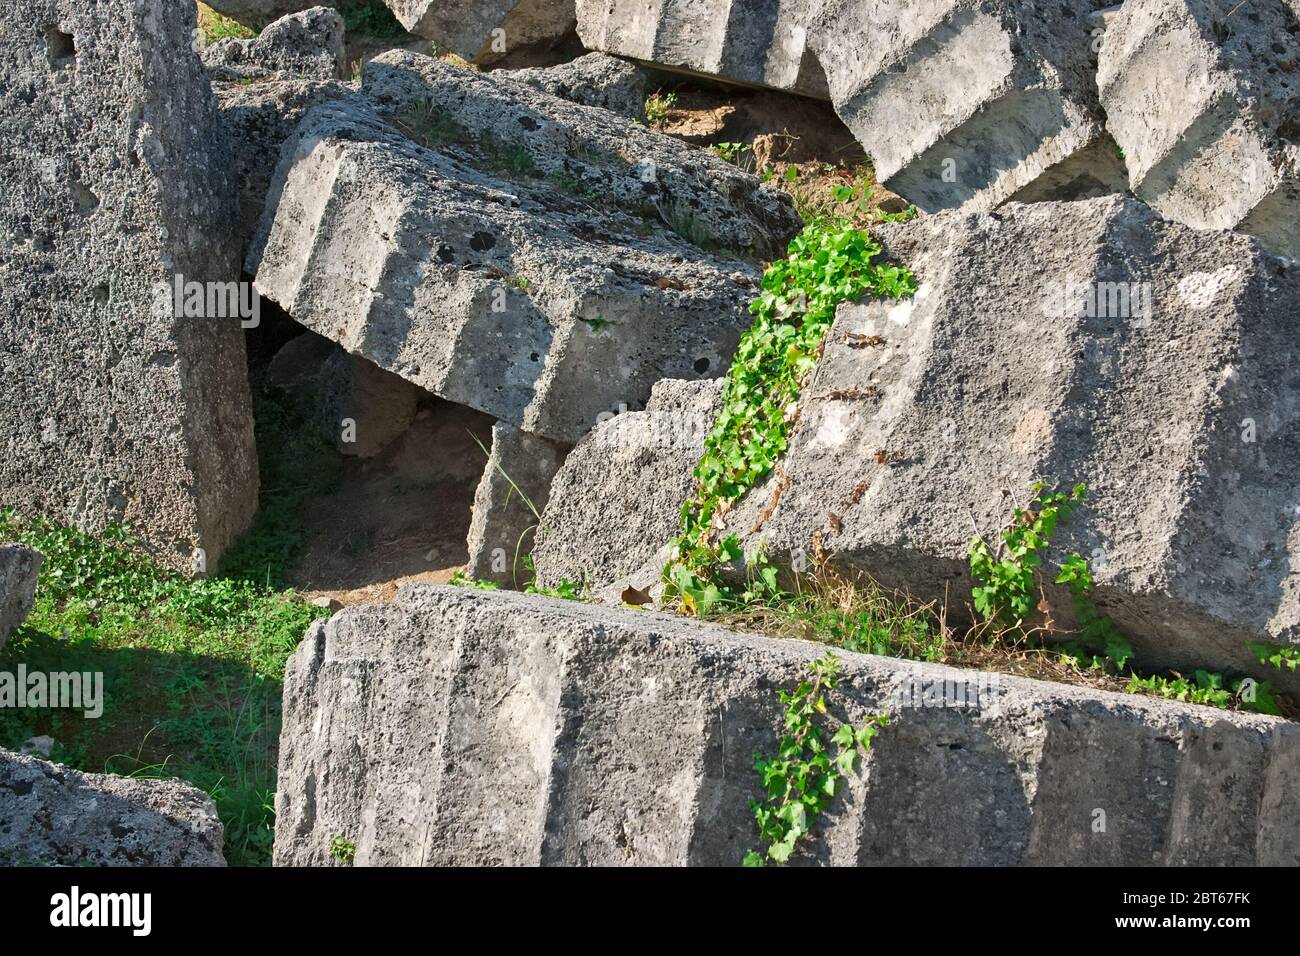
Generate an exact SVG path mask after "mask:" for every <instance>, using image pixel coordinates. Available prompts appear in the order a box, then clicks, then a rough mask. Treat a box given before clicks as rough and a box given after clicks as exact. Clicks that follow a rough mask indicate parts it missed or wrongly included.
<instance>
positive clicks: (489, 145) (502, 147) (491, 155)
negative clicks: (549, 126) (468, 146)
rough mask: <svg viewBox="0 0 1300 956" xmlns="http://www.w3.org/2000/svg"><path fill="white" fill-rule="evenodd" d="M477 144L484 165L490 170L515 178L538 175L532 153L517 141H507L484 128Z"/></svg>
mask: <svg viewBox="0 0 1300 956" xmlns="http://www.w3.org/2000/svg"><path fill="white" fill-rule="evenodd" d="M478 146H479V152H480V154H481V155H482V157H483V163H484V165H485V166H486V168H487V169H489V170H490V171H492V172H496V173H501V174H503V175H506V176H512V177H514V178H516V179H523V178H530V179H532V178H536V177H537V176H538V175H539V172H538V169H537V164H536V163H535V162H534V161H533V156H532V154H531V153H530V152H528V149H527V148H526V147H524V146H522V145H520V144H519V143H507V142H505V141H504V140H502V139H500V138H499V137H497V136H496V135H494V134H493V133H492V132H491V131H490V130H484V131H483V133H482V134H480V136H479V140H478Z"/></svg>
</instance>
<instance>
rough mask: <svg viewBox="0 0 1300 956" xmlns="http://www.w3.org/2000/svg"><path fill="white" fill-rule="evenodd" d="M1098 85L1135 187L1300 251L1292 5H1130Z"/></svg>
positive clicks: (1140, 1)
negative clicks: (1238, 6) (1226, 6)
mask: <svg viewBox="0 0 1300 956" xmlns="http://www.w3.org/2000/svg"><path fill="white" fill-rule="evenodd" d="M1097 83H1098V86H1099V88H1100V91H1101V103H1102V106H1104V107H1105V109H1106V117H1107V127H1108V129H1109V130H1110V132H1111V134H1112V135H1113V136H1114V137H1115V141H1116V142H1117V143H1119V145H1120V146H1121V147H1123V150H1124V158H1125V160H1126V162H1127V165H1128V175H1129V180H1130V182H1131V184H1132V187H1133V191H1134V192H1135V193H1136V194H1137V195H1138V196H1139V197H1140V198H1142V199H1143V200H1145V201H1146V202H1148V203H1150V204H1151V205H1152V206H1154V207H1155V208H1156V209H1158V210H1159V211H1160V213H1161V214H1162V215H1164V216H1165V217H1166V218H1168V219H1175V220H1177V221H1179V222H1185V223H1187V224H1189V225H1192V226H1197V227H1199V228H1203V229H1228V228H1237V229H1240V230H1242V231H1243V232H1248V233H1251V234H1253V235H1256V236H1258V237H1259V238H1260V240H1261V241H1263V242H1264V243H1265V244H1266V245H1267V246H1269V247H1271V248H1273V249H1274V250H1276V251H1278V252H1281V253H1284V254H1286V255H1290V256H1292V257H1295V256H1297V255H1300V21H1298V20H1297V8H1296V6H1295V4H1294V3H1292V2H1286V0H1260V2H1253V3H1251V4H1249V5H1246V6H1243V7H1240V8H1237V9H1233V8H1232V5H1229V6H1228V8H1224V6H1223V5H1222V4H1219V3H1217V2H1211V0H1131V2H1126V3H1125V4H1124V5H1123V6H1122V7H1121V8H1120V9H1119V10H1118V12H1116V14H1115V15H1114V17H1113V18H1112V19H1111V21H1110V23H1109V25H1108V27H1107V30H1106V36H1105V42H1104V43H1103V45H1102V48H1101V55H1100V58H1099V63H1098V73H1097Z"/></svg>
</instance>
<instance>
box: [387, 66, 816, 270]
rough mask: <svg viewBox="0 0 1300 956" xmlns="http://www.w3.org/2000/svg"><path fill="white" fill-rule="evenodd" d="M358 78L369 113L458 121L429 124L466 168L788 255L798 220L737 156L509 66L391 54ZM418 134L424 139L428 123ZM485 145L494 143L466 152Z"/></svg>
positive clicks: (708, 238)
mask: <svg viewBox="0 0 1300 956" xmlns="http://www.w3.org/2000/svg"><path fill="white" fill-rule="evenodd" d="M362 81H363V92H364V93H365V95H366V96H367V97H368V98H369V99H370V100H371V101H372V102H373V103H374V104H375V108H376V109H377V110H378V111H380V112H381V113H383V114H385V115H387V116H396V117H397V118H399V119H401V120H403V122H404V124H405V125H406V126H407V128H408V129H409V130H410V131H411V132H412V133H414V134H415V135H416V136H417V137H418V136H420V135H421V123H420V122H418V120H419V117H420V115H421V111H422V112H423V115H424V116H425V117H426V118H427V117H429V116H431V115H439V116H442V115H446V116H447V117H449V118H450V119H451V120H452V121H454V124H455V125H454V126H453V127H450V128H448V127H447V126H446V124H440V125H439V126H438V127H437V128H436V129H435V133H434V136H433V139H434V140H435V141H436V142H434V143H432V144H431V145H433V147H434V148H435V149H439V148H441V151H443V152H447V153H449V154H450V155H452V156H455V157H457V158H462V159H464V160H465V161H467V162H469V163H470V164H471V165H475V164H477V165H479V166H483V165H484V164H485V162H486V165H487V166H488V167H489V171H492V170H493V169H494V170H495V171H497V172H498V173H499V172H501V171H502V170H503V169H505V170H507V171H509V172H511V173H512V174H513V175H514V176H516V177H522V178H523V179H525V180H527V179H545V180H549V182H548V183H547V185H548V186H550V188H551V191H552V192H554V191H556V190H557V189H558V191H560V192H569V193H572V194H576V195H577V196H579V197H580V198H584V199H586V200H587V201H588V203H589V204H592V205H595V206H596V207H598V208H599V207H605V206H612V207H614V208H616V209H619V210H624V211H630V212H632V213H635V214H636V215H638V216H648V217H650V218H652V219H654V220H657V221H658V222H660V223H664V224H668V225H670V226H672V228H674V229H677V230H678V231H679V232H680V233H681V234H682V235H683V237H684V238H686V239H687V240H688V241H690V242H692V243H694V244H696V245H702V246H705V247H708V248H714V247H718V248H722V249H726V250H731V251H733V252H736V253H744V254H747V255H751V256H753V257H755V258H770V257H772V256H779V255H784V254H785V251H786V247H787V245H788V244H789V241H790V239H792V238H793V237H794V236H795V235H796V234H797V233H798V232H799V230H800V228H801V227H802V223H801V221H800V220H799V217H798V214H797V213H796V212H795V209H794V204H793V202H792V201H791V200H790V197H789V196H788V195H787V194H786V193H785V192H783V191H781V190H780V189H777V188H776V187H774V186H766V185H763V184H762V183H760V182H759V180H758V179H757V178H756V177H755V176H752V175H750V174H749V173H746V172H743V171H742V170H740V169H737V168H736V166H735V165H734V164H733V163H728V162H726V161H725V160H722V159H720V158H719V157H717V156H714V155H713V154H711V153H706V152H702V151H701V150H699V149H698V148H696V147H693V146H690V145H688V144H686V143H682V142H680V141H679V140H676V139H673V138H672V137H669V136H663V135H661V134H659V133H655V132H652V131H650V130H648V129H646V128H645V127H644V126H642V125H640V124H638V123H634V122H632V121H631V120H628V119H626V118H625V117H620V116H613V115H611V114H610V113H608V112H606V111H604V110H596V109H591V108H588V107H584V106H582V105H580V104H576V103H571V102H568V101H567V100H564V99H561V98H560V97H558V96H553V95H551V94H548V93H544V92H541V91H539V90H536V89H534V88H533V87H531V86H529V85H528V84H525V83H519V82H515V81H512V80H511V79H510V75H509V74H508V73H505V74H504V75H503V74H499V73H481V72H477V71H473V70H465V69H458V68H456V67H454V66H450V65H448V64H446V63H442V62H440V61H439V60H436V59H433V58H432V57H428V56H422V55H420V54H418V53H411V52H408V51H404V50H392V51H389V52H388V53H385V54H383V55H381V56H379V57H376V58H375V59H374V60H371V61H370V62H369V63H367V64H366V66H365V68H364V70H363V71H362ZM412 114H414V116H413V115H412ZM411 119H415V120H416V122H415V123H414V125H412V123H411ZM424 133H425V134H426V135H425V137H424V138H425V139H428V135H427V134H428V133H429V124H428V123H427V122H426V124H424ZM484 140H487V141H489V143H490V144H491V145H493V146H495V147H496V149H489V150H488V151H487V153H486V154H484V153H483V151H481V150H480V151H479V152H478V153H477V154H476V153H474V152H472V151H467V150H466V149H465V147H466V146H467V145H474V144H482V143H483V141H484ZM457 147H460V149H457ZM520 151H522V152H525V153H527V158H526V159H525V158H524V157H522V156H521V155H519V153H520Z"/></svg>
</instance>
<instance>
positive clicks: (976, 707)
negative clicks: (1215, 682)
mask: <svg viewBox="0 0 1300 956" xmlns="http://www.w3.org/2000/svg"><path fill="white" fill-rule="evenodd" d="M825 651H826V648H825V647H824V646H820V645H816V644H810V643H806V642H802V641H790V640H784V641H781V640H772V639H767V638H759V637H751V636H746V635H741V634H736V633H734V632H730V631H726V630H723V629H721V628H718V627H713V626H707V625H700V624H697V623H693V622H690V621H687V620H685V619H680V618H670V617H665V616H662V615H658V614H654V613H650V612H644V611H641V612H638V611H626V610H621V609H609V608H600V607H596V606H592V605H583V604H577V603H574V602H569V601H558V600H550V599H539V598H529V597H525V596H522V595H518V594H509V593H504V592H494V593H482V592H474V591H469V590H465V589H458V588H446V587H437V586H427V585H416V586H411V587H408V588H406V589H404V590H403V591H402V592H401V594H400V595H399V597H398V599H397V601H396V603H394V604H389V605H385V606H382V607H356V608H349V609H347V610H345V611H343V612H342V613H341V614H338V615H336V616H335V617H334V618H333V619H332V620H331V621H330V622H329V623H328V624H317V625H314V626H313V628H312V629H311V630H310V631H309V633H308V635H307V638H306V639H305V640H304V641H303V643H302V644H301V645H300V646H299V648H298V650H297V652H296V653H295V655H294V657H293V658H292V660H291V661H290V664H289V668H288V671H287V672H286V675H285V700H284V730H283V733H282V736H281V743H280V775H279V791H278V793H277V797H276V839H275V862H276V864H277V865H282V866H284V865H331V864H337V861H335V859H334V858H333V856H332V855H331V852H330V847H331V844H332V842H333V841H334V840H335V838H339V839H343V840H347V841H349V842H350V843H353V844H354V845H355V848H356V854H355V863H356V864H357V865H363V866H364V865H370V866H419V865H424V866H438V865H503V864H504V865H536V864H542V865H656V864H669V865H681V864H692V865H711V866H733V865H738V864H739V863H740V861H741V858H742V857H743V856H744V854H745V852H746V851H747V850H749V849H750V848H752V847H753V846H754V845H755V829H754V823H753V818H752V816H751V812H750V807H749V803H750V801H751V800H755V799H758V798H759V797H760V796H761V792H760V790H761V788H760V786H759V780H758V776H757V774H756V773H755V772H754V770H753V760H754V754H755V752H762V753H771V752H774V751H775V748H776V746H777V741H778V738H779V736H780V732H781V731H780V726H781V723H780V722H781V711H782V708H781V705H780V702H779V701H778V699H777V691H778V690H779V689H790V688H793V687H794V686H795V684H796V683H797V682H798V681H800V680H801V679H803V677H804V676H805V675H806V673H807V665H808V663H809V661H811V660H812V659H814V658H815V657H817V656H819V655H821V654H823V653H825ZM843 674H844V678H843V680H842V682H841V683H840V685H839V686H838V688H837V689H836V691H835V692H834V694H833V695H832V700H831V701H829V703H831V705H832V707H833V708H835V709H837V710H838V709H839V708H842V712H843V713H844V714H845V715H846V716H847V717H849V718H850V719H853V720H860V719H862V718H863V717H864V716H866V715H868V714H872V713H877V712H879V711H882V710H885V711H888V712H890V713H891V714H892V719H891V722H890V724H889V726H888V727H886V728H885V729H884V730H882V731H881V733H880V735H879V736H878V737H877V738H876V741H875V743H874V745H873V747H872V750H871V751H870V754H869V756H868V758H867V760H866V763H865V766H864V770H863V772H862V773H861V774H860V775H859V776H858V777H856V778H855V779H854V780H853V781H852V782H851V783H850V784H849V786H848V787H847V788H846V791H845V793H844V795H843V797H842V798H841V802H840V803H839V804H837V806H836V810H837V812H836V813H833V814H828V815H827V816H826V817H823V818H822V819H820V820H819V821H818V823H817V826H816V829H815V831H814V832H815V833H816V839H814V840H810V841H808V843H807V846H806V848H805V850H804V851H803V853H804V855H803V857H802V859H803V860H804V861H806V862H813V863H819V864H835V865H862V866H873V865H882V864H933V865H1021V864H1038V865H1041V864H1047V865H1100V864H1110V865H1151V864H1153V863H1155V864H1164V865H1184V864H1188V865H1192V864H1214V865H1289V866H1294V865H1296V864H1298V863H1300V811H1298V810H1297V806H1296V803H1295V801H1294V800H1292V799H1290V794H1292V793H1294V791H1295V788H1296V786H1297V785H1300V733H1297V729H1296V727H1295V725H1293V724H1290V723H1287V722H1285V721H1281V720H1277V719H1273V718H1265V717H1254V716H1245V715H1240V714H1224V713H1222V712H1218V711H1213V710H1209V709H1206V708H1200V707H1194V706H1189V705H1182V704H1176V703H1169V702H1164V701H1154V700H1148V699H1137V698H1133V697H1128V696H1123V695H1117V694H1110V693H1104V692H1096V691H1091V690H1087V689H1082V688H1078V687H1067V686H1063V685H1054V684H1047V683H1043V682H1039V681H1032V680H1025V679H1022V678H1014V677H1008V676H1005V675H998V674H980V673H975V672H969V671H958V670H955V669H952V668H947V667H941V666H938V665H928V664H914V663H907V662H902V661H897V660H892V659H888V658H877V657H868V656H864V655H857V654H845V655H843ZM1098 811H1101V813H1100V816H1099V814H1098ZM1099 819H1100V820H1101V821H1102V825H1101V826H1100V827H1098V825H1097V821H1098V820H1099Z"/></svg>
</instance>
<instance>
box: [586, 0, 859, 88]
mask: <svg viewBox="0 0 1300 956" xmlns="http://www.w3.org/2000/svg"><path fill="white" fill-rule="evenodd" d="M822 7H823V3H822V2H821V0H686V2H683V0H654V2H651V3H639V2H627V0H577V15H578V36H579V37H581V39H582V42H583V45H584V46H586V47H587V48H588V49H591V50H600V51H603V52H605V53H614V54H617V55H619V56H630V57H633V58H635V59H638V60H642V61H645V62H648V63H653V64H655V65H656V66H660V67H666V68H668V69H675V70H683V71H686V72H689V73H702V74H707V75H709V76H714V77H717V78H718V79H722V80H729V81H731V82H734V83H743V84H746V85H751V86H768V87H772V88H774V89H778V90H786V91H789V92H792V93H802V94H804V95H806V96H815V97H819V98H821V99H828V98H829V91H828V89H827V83H826V75H825V73H824V72H823V71H822V67H821V64H820V63H819V62H818V60H817V57H816V55H815V54H814V53H813V51H812V50H811V49H809V47H808V28H809V27H810V25H811V24H812V23H815V22H816V20H817V18H818V17H819V16H821V15H822ZM855 41H856V42H859V43H861V42H862V39H861V38H855Z"/></svg>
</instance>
